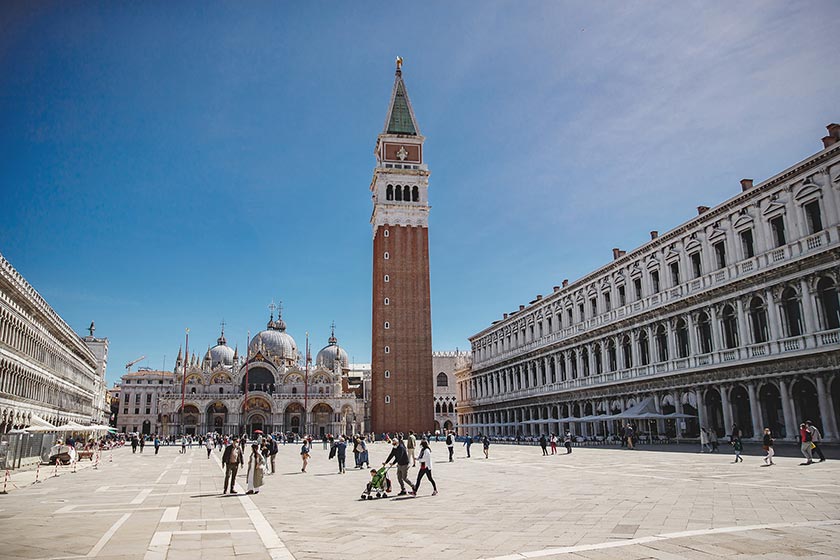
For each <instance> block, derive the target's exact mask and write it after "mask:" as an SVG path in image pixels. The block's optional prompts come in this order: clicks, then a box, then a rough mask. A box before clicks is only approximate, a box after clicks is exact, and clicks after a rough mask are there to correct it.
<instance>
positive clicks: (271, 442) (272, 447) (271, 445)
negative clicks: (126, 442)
mask: <svg viewBox="0 0 840 560" xmlns="http://www.w3.org/2000/svg"><path fill="white" fill-rule="evenodd" d="M279 450H280V448H279V447H277V440H276V439H275V438H274V436H269V437H268V460H269V464H270V465H271V474H274V460H275V459H276V458H277V452H278V451H279Z"/></svg>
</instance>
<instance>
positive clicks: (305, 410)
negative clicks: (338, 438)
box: [303, 331, 311, 435]
mask: <svg viewBox="0 0 840 560" xmlns="http://www.w3.org/2000/svg"><path fill="white" fill-rule="evenodd" d="M303 421H304V423H303V429H304V431H305V432H306V433H307V434H308V433H309V331H307V332H306V369H305V375H304V378H303ZM310 435H311V434H310Z"/></svg>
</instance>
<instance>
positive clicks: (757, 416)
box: [747, 383, 764, 440]
mask: <svg viewBox="0 0 840 560" xmlns="http://www.w3.org/2000/svg"><path fill="white" fill-rule="evenodd" d="M747 394H748V395H749V397H750V415H751V416H752V427H753V439H759V440H760V439H761V437H762V434H763V433H764V428H763V426H762V425H761V404H760V403H759V402H758V395H757V394H756V389H755V383H747Z"/></svg>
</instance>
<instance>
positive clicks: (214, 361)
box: [207, 330, 234, 367]
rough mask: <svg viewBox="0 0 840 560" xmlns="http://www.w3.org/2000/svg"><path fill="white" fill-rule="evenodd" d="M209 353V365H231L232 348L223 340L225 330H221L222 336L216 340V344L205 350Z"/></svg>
mask: <svg viewBox="0 0 840 560" xmlns="http://www.w3.org/2000/svg"><path fill="white" fill-rule="evenodd" d="M207 352H208V354H210V367H216V366H218V365H220V364H221V365H223V366H232V365H233V355H234V351H233V348H231V347H230V346H228V345H227V340H225V331H224V330H222V336H220V337H219V338H218V339H217V340H216V346H214V347H213V348H211V349H210V350H208V351H207Z"/></svg>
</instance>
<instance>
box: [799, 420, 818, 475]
mask: <svg viewBox="0 0 840 560" xmlns="http://www.w3.org/2000/svg"><path fill="white" fill-rule="evenodd" d="M799 444H800V446H799V449H800V450H801V451H802V455H804V456H805V462H804V463H799V464H800V465H810V464H811V463H813V462H814V458H813V454H812V451H813V447H814V446H813V445H812V444H811V432H810V431H808V427H807V426H806V425H805V424H804V423H803V424H799Z"/></svg>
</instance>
